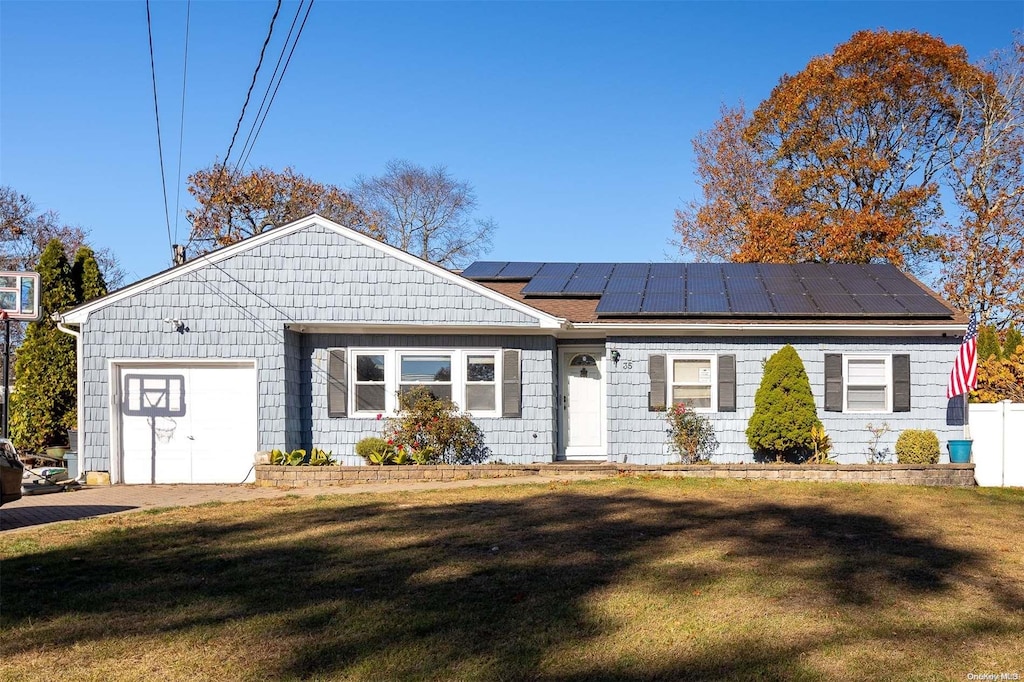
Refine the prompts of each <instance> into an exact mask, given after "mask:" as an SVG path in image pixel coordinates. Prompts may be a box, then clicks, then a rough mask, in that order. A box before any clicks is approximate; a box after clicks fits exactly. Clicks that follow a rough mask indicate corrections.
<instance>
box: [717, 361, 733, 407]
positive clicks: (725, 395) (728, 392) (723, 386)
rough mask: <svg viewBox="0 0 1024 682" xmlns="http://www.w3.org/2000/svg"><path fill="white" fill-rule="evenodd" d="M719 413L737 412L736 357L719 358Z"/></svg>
mask: <svg viewBox="0 0 1024 682" xmlns="http://www.w3.org/2000/svg"><path fill="white" fill-rule="evenodd" d="M718 411H719V412H735V411H736V356H735V355H719V356H718Z"/></svg>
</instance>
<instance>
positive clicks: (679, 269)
mask: <svg viewBox="0 0 1024 682" xmlns="http://www.w3.org/2000/svg"><path fill="white" fill-rule="evenodd" d="M650 276H651V277H685V276H686V264H685V263H651V272H650Z"/></svg>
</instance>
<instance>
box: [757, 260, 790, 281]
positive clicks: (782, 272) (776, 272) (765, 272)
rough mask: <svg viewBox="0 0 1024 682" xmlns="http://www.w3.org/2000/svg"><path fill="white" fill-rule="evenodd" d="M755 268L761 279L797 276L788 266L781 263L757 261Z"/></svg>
mask: <svg viewBox="0 0 1024 682" xmlns="http://www.w3.org/2000/svg"><path fill="white" fill-rule="evenodd" d="M757 269H758V271H759V272H760V273H761V279H794V278H796V276H797V275H796V274H795V273H794V272H793V269H792V268H791V267H790V266H788V265H785V264H782V263H759V264H758V265H757Z"/></svg>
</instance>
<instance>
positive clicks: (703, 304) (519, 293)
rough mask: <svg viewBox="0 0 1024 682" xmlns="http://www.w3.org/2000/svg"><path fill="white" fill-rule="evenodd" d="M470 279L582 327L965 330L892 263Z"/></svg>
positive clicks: (541, 267) (655, 266) (535, 272)
mask: <svg viewBox="0 0 1024 682" xmlns="http://www.w3.org/2000/svg"><path fill="white" fill-rule="evenodd" d="M462 274H463V276H465V277H467V278H470V279H474V280H475V281H478V282H480V283H481V284H486V285H487V286H488V287H490V288H492V289H494V290H495V291H498V292H501V293H502V294H505V295H506V296H509V297H512V298H517V299H519V300H522V301H523V302H524V303H528V304H530V305H531V306H534V307H537V308H539V309H541V310H545V311H547V312H549V313H551V314H553V315H557V316H559V317H564V318H566V319H568V320H570V321H571V322H574V323H604V322H608V323H625V324H629V323H632V324H637V325H642V324H645V323H647V324H655V323H676V324H684V323H700V322H714V323H723V322H725V323H744V324H751V323H756V322H758V321H771V322H775V323H777V322H779V321H780V320H786V321H788V322H793V323H800V322H806V323H808V324H830V323H845V324H849V323H864V324H885V323H889V324H892V323H896V322H898V323H901V324H920V325H927V324H933V325H934V324H935V323H948V322H954V323H962V322H963V321H964V319H965V318H964V316H963V315H962V314H960V313H959V312H957V311H956V310H955V309H954V308H953V307H952V306H951V305H950V304H949V303H948V302H946V301H944V300H943V299H942V298H941V297H940V296H939V295H938V294H936V293H935V292H934V291H931V290H930V289H929V288H928V287H926V286H925V285H923V284H922V283H921V282H919V281H918V280H916V279H915V278H913V277H911V276H909V275H906V274H904V273H902V272H900V271H899V270H898V269H897V268H895V267H894V266H892V265H888V264H871V265H855V264H825V263H800V264H796V265H786V264H756V263H531V262H501V261H483V262H478V263H474V264H473V265H471V266H469V267H467V268H466V270H464V271H463V273H462Z"/></svg>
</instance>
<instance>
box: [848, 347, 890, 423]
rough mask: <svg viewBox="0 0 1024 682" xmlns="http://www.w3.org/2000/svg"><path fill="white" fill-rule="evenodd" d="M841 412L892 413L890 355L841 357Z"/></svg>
mask: <svg viewBox="0 0 1024 682" xmlns="http://www.w3.org/2000/svg"><path fill="white" fill-rule="evenodd" d="M843 411H844V412H892V356H891V355H844V356H843Z"/></svg>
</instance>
